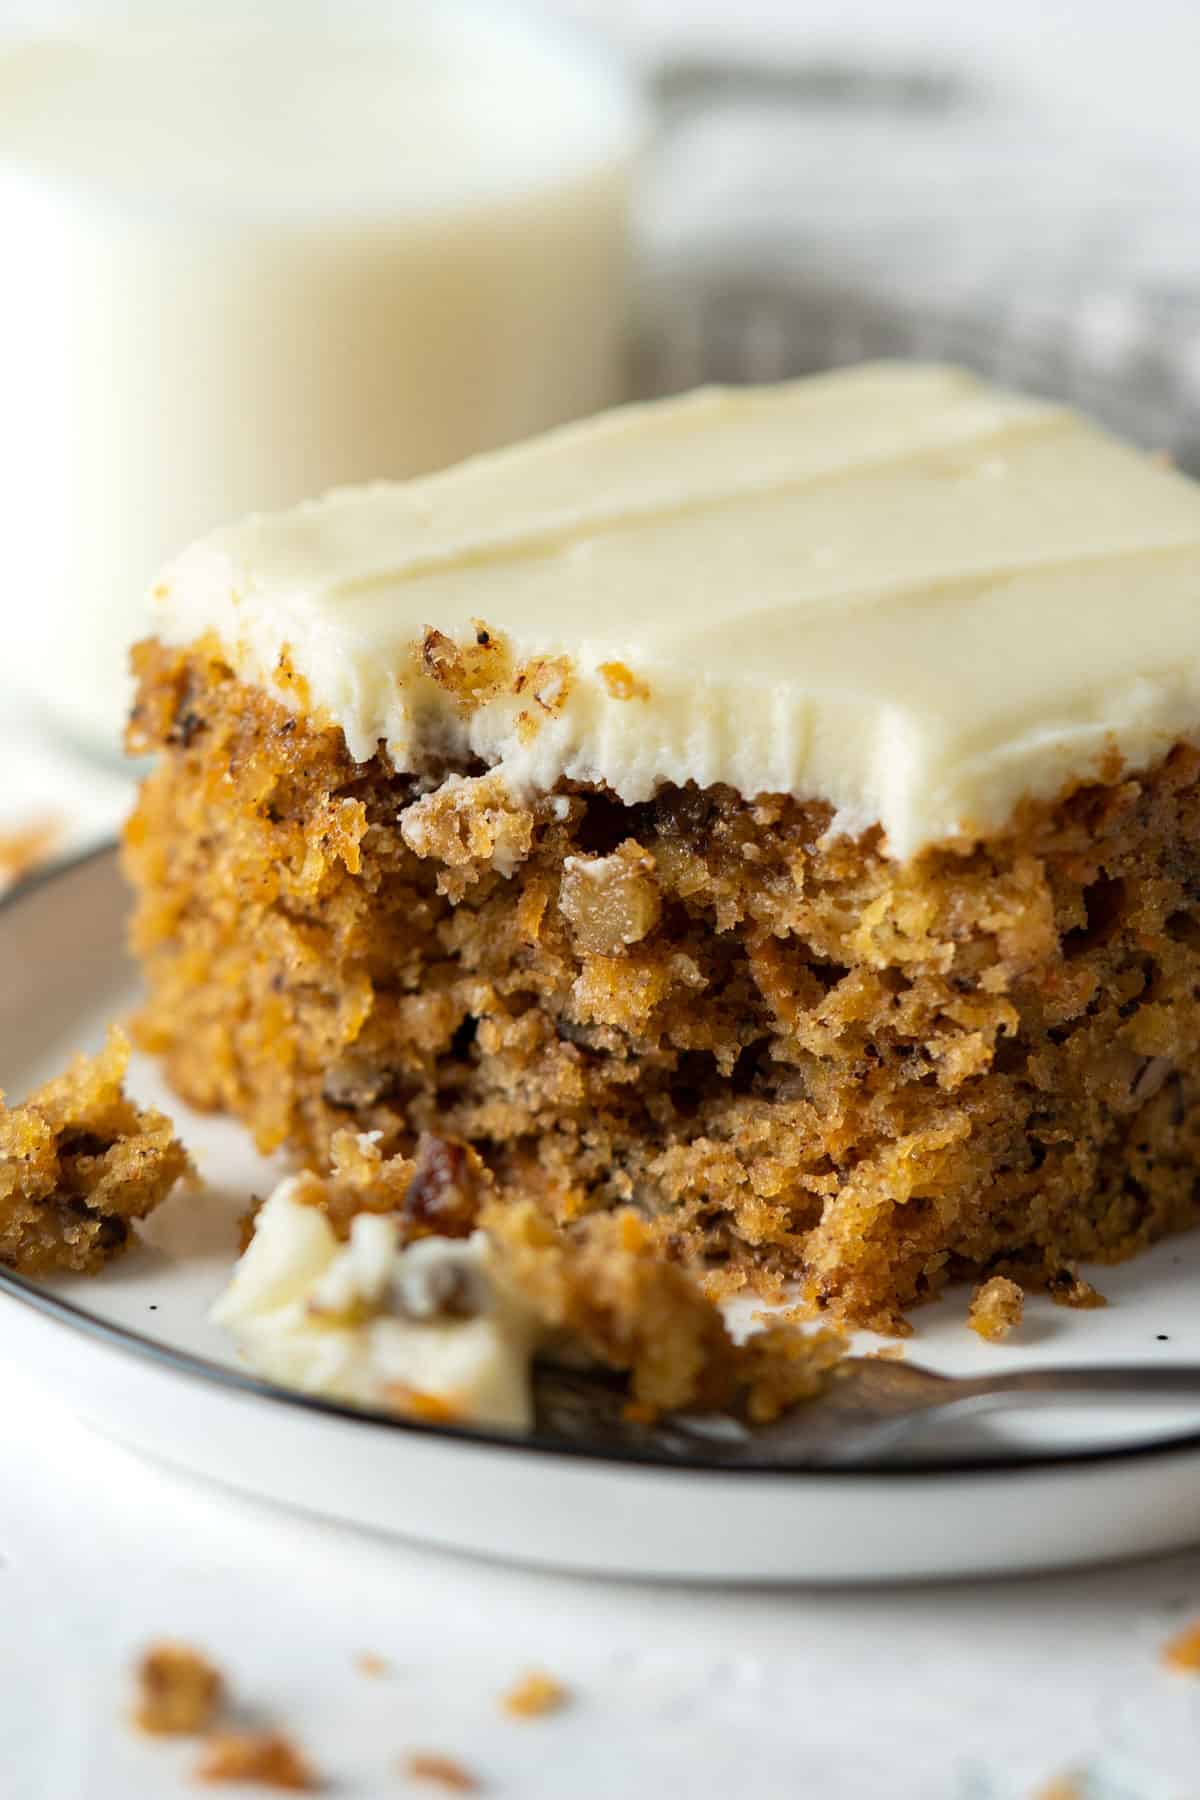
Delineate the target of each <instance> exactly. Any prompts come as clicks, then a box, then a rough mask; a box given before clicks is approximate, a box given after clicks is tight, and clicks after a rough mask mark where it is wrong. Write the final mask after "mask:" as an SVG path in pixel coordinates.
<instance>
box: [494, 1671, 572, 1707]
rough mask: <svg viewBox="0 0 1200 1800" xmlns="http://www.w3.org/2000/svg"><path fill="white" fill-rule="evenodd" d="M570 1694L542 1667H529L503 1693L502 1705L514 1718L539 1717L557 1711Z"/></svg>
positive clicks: (565, 1702) (564, 1703)
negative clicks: (526, 1672)
mask: <svg viewBox="0 0 1200 1800" xmlns="http://www.w3.org/2000/svg"><path fill="white" fill-rule="evenodd" d="M570 1698H571V1695H570V1692H569V1690H568V1689H567V1688H565V1687H564V1686H563V1684H562V1682H561V1681H556V1680H555V1678H554V1676H553V1675H548V1674H547V1673H546V1671H545V1670H544V1669H530V1670H529V1672H528V1674H525V1675H522V1677H521V1679H520V1680H519V1681H518V1682H517V1683H516V1684H515V1685H514V1686H513V1687H511V1688H509V1690H508V1692H507V1693H506V1694H505V1696H504V1699H503V1702H502V1704H503V1707H504V1710H505V1712H506V1713H508V1714H509V1715H510V1717H512V1718H514V1719H540V1718H542V1717H543V1715H544V1714H546V1713H552V1712H559V1711H560V1710H561V1709H562V1708H563V1707H564V1706H566V1704H567V1702H568V1701H569V1700H570Z"/></svg>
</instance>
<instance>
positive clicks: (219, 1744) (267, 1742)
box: [196, 1731, 321, 1794]
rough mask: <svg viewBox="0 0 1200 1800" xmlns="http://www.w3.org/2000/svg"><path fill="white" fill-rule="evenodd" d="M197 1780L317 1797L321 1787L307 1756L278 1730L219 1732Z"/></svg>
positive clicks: (200, 1764)
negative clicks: (231, 1783)
mask: <svg viewBox="0 0 1200 1800" xmlns="http://www.w3.org/2000/svg"><path fill="white" fill-rule="evenodd" d="M196 1779H197V1781H211V1782H213V1783H216V1782H221V1781H244V1782H245V1783H246V1784H247V1785H248V1786H255V1787H267V1788H282V1789H285V1790H286V1791H287V1792H288V1793H293V1794H315V1793H316V1792H317V1791H318V1790H319V1788H320V1786H321V1783H320V1782H319V1781H318V1779H317V1776H316V1773H315V1771H314V1770H313V1769H312V1767H311V1766H310V1764H309V1763H308V1762H307V1760H306V1759H305V1757H304V1756H303V1755H302V1754H301V1753H300V1751H299V1750H298V1749H297V1748H296V1746H295V1745H294V1744H293V1743H292V1742H291V1741H290V1740H289V1739H288V1738H286V1737H284V1735H283V1733H282V1732H279V1731H223V1732H217V1733H216V1734H214V1736H212V1737H210V1738H209V1740H208V1743H207V1744H206V1745H205V1749H204V1754H203V1756H202V1757H201V1758H200V1761H199V1762H198V1763H197V1765H196Z"/></svg>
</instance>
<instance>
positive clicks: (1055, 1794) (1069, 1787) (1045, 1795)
mask: <svg viewBox="0 0 1200 1800" xmlns="http://www.w3.org/2000/svg"><path fill="white" fill-rule="evenodd" d="M1033 1800H1084V1797H1083V1789H1082V1788H1081V1787H1080V1785H1079V1783H1078V1781H1077V1780H1076V1778H1075V1776H1074V1775H1055V1776H1053V1777H1052V1778H1051V1780H1049V1781H1048V1782H1046V1784H1045V1786H1044V1787H1040V1788H1038V1789H1037V1790H1036V1792H1035V1793H1034V1795H1033Z"/></svg>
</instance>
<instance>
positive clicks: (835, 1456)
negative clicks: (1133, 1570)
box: [536, 1356, 1200, 1469]
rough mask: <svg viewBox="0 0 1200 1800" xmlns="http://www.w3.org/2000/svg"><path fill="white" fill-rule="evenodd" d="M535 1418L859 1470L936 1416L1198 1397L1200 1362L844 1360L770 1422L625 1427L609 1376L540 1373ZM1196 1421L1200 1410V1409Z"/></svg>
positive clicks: (629, 1444)
mask: <svg viewBox="0 0 1200 1800" xmlns="http://www.w3.org/2000/svg"><path fill="white" fill-rule="evenodd" d="M536 1392H537V1401H538V1422H539V1427H540V1429H541V1430H542V1431H543V1432H545V1433H548V1434H550V1435H553V1436H556V1437H560V1438H566V1439H569V1440H570V1441H571V1442H573V1443H575V1444H580V1445H586V1446H587V1447H590V1448H593V1449H597V1450H610V1451H620V1450H632V1451H636V1452H640V1453H641V1454H643V1455H644V1454H646V1453H648V1452H649V1453H653V1454H655V1455H657V1456H660V1457H669V1458H670V1459H671V1460H678V1461H680V1462H695V1461H697V1460H700V1459H702V1460H703V1461H705V1462H707V1463H712V1462H719V1463H720V1464H722V1465H723V1466H728V1467H730V1468H736V1467H738V1466H739V1465H745V1466H749V1465H754V1466H756V1467H759V1468H765V1467H770V1468H780V1469H786V1468H797V1469H802V1468H814V1467H819V1468H838V1469H851V1468H855V1467H858V1466H869V1465H872V1464H875V1463H882V1462H886V1461H890V1460H894V1459H896V1453H897V1452H898V1451H902V1450H904V1449H906V1448H907V1445H908V1443H909V1440H910V1439H912V1438H913V1437H915V1436H916V1435H917V1433H918V1432H920V1431H922V1430H925V1429H927V1428H928V1427H929V1426H930V1424H932V1423H933V1422H935V1421H946V1420H951V1419H953V1420H954V1421H956V1422H958V1421H961V1420H962V1419H963V1418H967V1417H974V1416H975V1415H977V1414H979V1413H982V1412H990V1411H994V1410H997V1409H999V1408H1001V1407H1005V1406H1010V1407H1011V1406H1020V1407H1022V1408H1026V1407H1031V1406H1035V1407H1038V1408H1046V1407H1050V1406H1063V1405H1071V1406H1077V1405H1087V1404H1090V1403H1096V1404H1112V1403H1113V1402H1116V1401H1134V1402H1136V1401H1157V1402H1159V1403H1162V1402H1164V1401H1188V1400H1191V1401H1195V1402H1197V1403H1198V1407H1200V1366H1196V1365H1176V1366H1174V1367H1171V1368H1140V1367H1110V1366H1100V1367H1091V1368H1088V1367H1080V1368H1056V1369H1013V1370H1007V1371H1002V1372H1001V1373H1000V1374H998V1375H972V1376H952V1375H939V1374H937V1373H936V1372H935V1371H934V1370H933V1369H926V1368H922V1366H921V1365H920V1364H919V1363H911V1362H900V1361H895V1362H893V1361H889V1360H887V1359H885V1358H881V1357H870V1356H848V1357H846V1358H845V1359H844V1360H843V1361H842V1362H841V1363H839V1365H838V1367H837V1369H836V1370H835V1372H834V1375H833V1378H832V1379H831V1381H830V1384H829V1386H828V1388H827V1389H826V1390H825V1392H824V1393H823V1394H821V1395H819V1396H818V1397H817V1398H816V1399H814V1400H806V1401H802V1402H801V1403H800V1405H798V1406H795V1407H793V1408H792V1410H791V1411H790V1412H788V1413H786V1414H784V1416H783V1417H782V1418H780V1419H778V1420H776V1421H775V1422H774V1423H773V1424H771V1425H764V1426H758V1427H746V1426H742V1425H739V1424H737V1423H736V1422H735V1421H734V1420H732V1419H727V1418H714V1417H707V1416H705V1417H701V1416H696V1415H691V1414H672V1415H671V1416H670V1417H668V1418H665V1419H662V1420H659V1421H657V1422H656V1423H654V1424H653V1425H645V1424H641V1423H638V1422H637V1421H634V1420H629V1419H627V1418H626V1417H625V1413H624V1395H623V1392H622V1390H621V1389H620V1388H619V1386H617V1385H615V1384H614V1383H612V1382H611V1381H610V1380H608V1379H607V1378H606V1377H604V1376H600V1375H595V1374H591V1373H580V1372H578V1371H574V1370H565V1369H557V1368H556V1369H550V1368H547V1369H542V1370H540V1371H539V1373H538V1377H537V1382H536ZM1198 1422H1200V1413H1198Z"/></svg>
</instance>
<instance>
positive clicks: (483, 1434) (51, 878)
mask: <svg viewBox="0 0 1200 1800" xmlns="http://www.w3.org/2000/svg"><path fill="white" fill-rule="evenodd" d="M115 854H116V845H115V844H112V843H104V844H100V845H97V846H96V847H95V848H93V849H91V850H85V851H83V852H81V853H80V854H79V855H77V856H73V857H68V858H65V859H64V860H62V861H60V862H58V863H55V864H53V865H52V866H51V867H49V868H47V869H44V870H40V871H38V872H37V873H36V874H33V875H30V876H28V877H26V879H25V880H23V881H19V882H18V883H17V884H16V885H15V886H14V887H13V888H12V889H10V891H9V892H8V893H7V894H5V895H4V896H2V897H0V953H2V951H3V942H2V930H3V925H4V922H5V917H4V916H5V915H7V914H9V913H11V912H12V910H13V909H14V908H15V907H17V906H20V905H22V904H24V903H25V902H26V901H28V900H32V899H35V898H36V897H37V895H38V894H39V893H40V892H41V890H42V889H43V888H45V887H46V886H48V885H49V884H50V883H51V882H60V881H65V880H67V879H69V878H70V877H71V876H72V875H75V874H78V873H79V872H80V871H82V870H83V869H84V868H86V867H88V866H90V865H91V864H92V863H95V862H99V861H102V860H104V859H112V858H113V857H114V856H115ZM0 1295H4V1296H5V1297H7V1298H8V1299H10V1300H14V1301H17V1302H19V1303H20V1304H21V1305H23V1306H27V1307H30V1308H31V1309H32V1310H33V1311H34V1312H38V1313H41V1314H42V1315H43V1316H44V1317H46V1318H48V1319H51V1320H53V1321H54V1322H55V1323H56V1324H59V1325H65V1326H67V1327H69V1328H70V1329H71V1330H72V1331H77V1332H79V1333H80V1334H81V1335H82V1336H84V1337H90V1338H94V1339H97V1340H98V1341H99V1342H101V1343H103V1344H106V1345H107V1346H108V1347H109V1348H110V1349H114V1350H120V1351H122V1352H123V1353H124V1354H125V1355H127V1356H131V1357H138V1358H141V1359H144V1360H145V1361H147V1362H151V1363H156V1364H158V1365H159V1366H160V1367H162V1368H164V1369H169V1370H171V1371H172V1372H173V1373H175V1374H179V1375H185V1376H187V1377H188V1378H189V1379H191V1380H193V1381H201V1382H205V1383H208V1384H209V1385H211V1386H215V1387H222V1388H226V1389H228V1390H230V1391H232V1392H233V1393H238V1394H243V1395H253V1396H255V1397H257V1398H258V1399H261V1400H266V1401H269V1402H271V1403H272V1404H273V1405H276V1406H288V1407H294V1408H296V1409H297V1410H299V1411H302V1412H310V1413H318V1414H323V1415H324V1416H325V1417H327V1418H334V1419H343V1420H345V1421H346V1422H347V1423H349V1424H352V1425H355V1426H358V1427H361V1428H362V1429H363V1430H372V1431H378V1430H383V1431H393V1432H404V1433H408V1434H410V1435H413V1436H417V1437H420V1438H422V1439H424V1440H425V1441H426V1442H431V1441H433V1442H445V1443H448V1444H452V1445H461V1446H473V1447H474V1448H476V1449H485V1450H509V1451H521V1452H523V1453H526V1454H528V1453H530V1452H532V1453H534V1454H535V1455H538V1456H545V1457H568V1458H573V1459H575V1460H576V1461H579V1460H582V1461H585V1462H599V1463H616V1464H621V1465H625V1466H627V1467H652V1468H654V1469H656V1470H658V1471H660V1472H665V1473H674V1474H677V1475H680V1476H685V1475H686V1476H693V1477H694V1476H695V1475H697V1474H706V1475H720V1476H724V1477H725V1478H727V1479H733V1478H738V1479H740V1478H742V1477H744V1476H758V1477H761V1476H764V1475H770V1476H773V1477H774V1478H775V1479H776V1480H794V1479H797V1478H800V1479H803V1480H812V1479H814V1478H818V1477H820V1478H823V1479H824V1480H827V1481H829V1480H834V1481H839V1482H854V1481H861V1480H863V1479H868V1480H871V1481H879V1480H881V1479H887V1480H889V1481H922V1480H924V1481H928V1480H929V1479H931V1478H938V1477H941V1476H946V1475H973V1476H981V1475H986V1476H996V1477H1006V1478H1011V1477H1012V1476H1014V1475H1028V1474H1031V1473H1034V1472H1045V1471H1049V1470H1059V1471H1067V1470H1070V1469H1075V1468H1079V1467H1082V1466H1085V1465H1088V1464H1097V1463H1125V1462H1129V1461H1131V1460H1134V1459H1146V1458H1161V1457H1168V1456H1176V1455H1180V1454H1184V1453H1187V1452H1196V1451H1200V1428H1198V1429H1196V1430H1193V1431H1186V1432H1181V1433H1176V1434H1174V1435H1172V1436H1170V1437H1164V1438H1156V1439H1153V1440H1151V1441H1150V1442H1149V1443H1133V1444H1120V1445H1116V1446H1100V1447H1096V1448H1088V1447H1086V1446H1085V1447H1082V1448H1079V1449H1071V1450H1047V1451H1039V1450H1030V1451H1022V1452H1020V1453H1006V1452H1003V1451H1001V1452H998V1453H996V1454H993V1455H987V1456H982V1455H981V1456H970V1455H957V1456H956V1455H949V1456H941V1457H936V1456H934V1455H929V1456H927V1457H925V1458H923V1459H921V1460H920V1461H917V1460H914V1461H912V1462H900V1461H899V1460H896V1461H889V1462H883V1461H881V1462H877V1463H863V1464H860V1465H858V1466H856V1467H855V1468H853V1469H830V1468H828V1467H822V1466H821V1465H820V1464H819V1463H810V1464H807V1465H806V1464H805V1463H804V1462H802V1461H796V1462H792V1463H789V1464H787V1465H786V1466H783V1467H781V1466H780V1464H779V1463H777V1462H771V1461H769V1460H767V1459H765V1458H764V1460H763V1461H762V1462H761V1463H760V1462H755V1461H751V1460H750V1459H748V1458H745V1459H743V1458H739V1461H738V1463H737V1465H736V1467H731V1466H730V1465H729V1464H728V1463H725V1462H722V1461H721V1460H720V1459H719V1458H717V1457H705V1456H687V1457H682V1456H678V1455H671V1454H668V1453H667V1452H665V1451H662V1450H656V1449H655V1448H654V1447H653V1446H652V1445H647V1446H646V1447H645V1448H641V1447H632V1446H631V1447H629V1448H624V1447H622V1448H621V1449H614V1448H612V1447H611V1446H600V1445H595V1446H593V1445H590V1444H588V1443H587V1442H586V1441H580V1442H573V1441H572V1440H571V1439H568V1438H563V1437H550V1436H546V1435H544V1434H540V1433H537V1432H532V1433H529V1434H527V1435H520V1436H519V1435H516V1434H513V1433H506V1432H501V1431H489V1430H486V1429H474V1428H471V1427H469V1426H463V1425H429V1424H423V1423H421V1422H420V1421H418V1420H412V1419H403V1418H397V1417H396V1416H395V1415H394V1414H392V1413H384V1412H378V1411H374V1410H372V1409H370V1408H368V1407H357V1406H349V1405H345V1404H343V1403H342V1402H341V1401H337V1400H325V1399H322V1398H321V1397H320V1396H318V1395H315V1394H303V1393H297V1392H293V1391H291V1390H289V1389H288V1388H283V1387H277V1386H276V1385H275V1384H274V1383H273V1382H269V1381H263V1380H260V1379H259V1378H258V1376H256V1375H250V1374H246V1373H244V1372H243V1371H242V1370H240V1369H233V1368H228V1367H226V1366H224V1365H223V1364H221V1363H215V1362H210V1361H209V1360H208V1359H207V1358H206V1357H203V1356H195V1355H193V1354H192V1353H191V1352H190V1351H187V1350H177V1349H174V1348H172V1346H171V1345H169V1344H165V1343H162V1342H160V1341H159V1340H157V1339H155V1338H151V1337H146V1336H145V1335H144V1334H143V1333H142V1332H140V1331H132V1330H130V1329H129V1328H128V1327H126V1326H123V1325H114V1324H112V1323H110V1322H109V1321H108V1320H107V1319H102V1318H99V1317H98V1316H97V1315H96V1314H94V1313H91V1312H89V1311H88V1310H87V1309H86V1307H82V1306H76V1305H75V1304H74V1303H73V1302H72V1301H70V1300H64V1299H62V1298H61V1297H60V1296H59V1295H58V1294H54V1293H50V1292H47V1291H46V1290H45V1289H44V1288H40V1287H38V1286H37V1284H36V1283H35V1282H32V1281H30V1280H28V1279H27V1278H26V1277H25V1276H23V1275H17V1274H16V1273H14V1271H13V1270H11V1269H5V1268H0Z"/></svg>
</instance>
